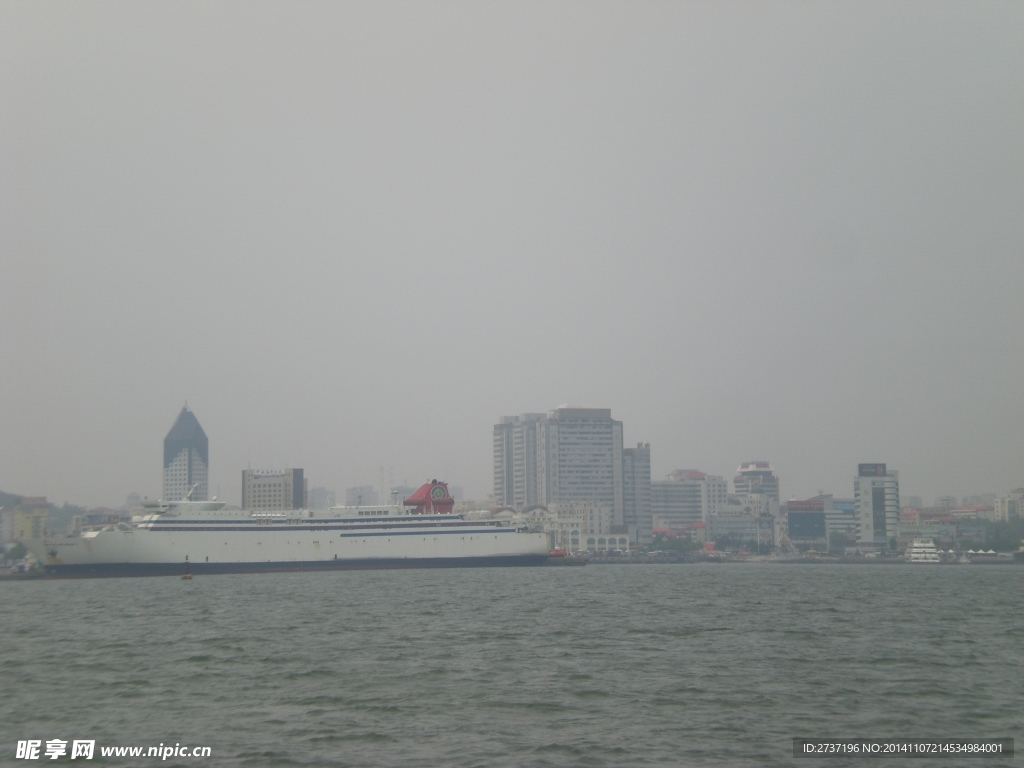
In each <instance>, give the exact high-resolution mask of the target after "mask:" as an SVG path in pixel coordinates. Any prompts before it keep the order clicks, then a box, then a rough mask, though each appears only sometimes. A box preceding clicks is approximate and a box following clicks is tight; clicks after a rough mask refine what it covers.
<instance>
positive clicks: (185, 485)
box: [164, 405, 210, 501]
mask: <svg viewBox="0 0 1024 768" xmlns="http://www.w3.org/2000/svg"><path fill="white" fill-rule="evenodd" d="M209 450H210V442H209V440H207V439H206V433H205V432H203V428H202V427H201V426H200V425H199V420H198V419H197V418H196V416H195V414H194V413H192V411H190V410H189V409H188V406H187V405H186V406H185V407H184V408H182V409H181V413H179V414H178V419H177V421H175V422H174V426H173V427H171V431H170V432H168V433H167V437H165V438H164V499H165V500H166V501H181V500H182V499H184V498H185V497H186V496H189V494H190V493H191V496H190V497H189V498H191V500H192V501H206V500H207V499H208V497H209V486H208V483H209V466H210V458H209V457H210V452H209ZM193 486H194V487H195V490H193Z"/></svg>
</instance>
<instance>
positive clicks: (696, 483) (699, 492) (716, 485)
mask: <svg viewBox="0 0 1024 768" xmlns="http://www.w3.org/2000/svg"><path fill="white" fill-rule="evenodd" d="M728 495H729V483H728V482H727V481H726V480H725V478H723V477H720V476H717V475H709V474H707V473H705V472H698V471H697V470H694V469H677V470H675V471H674V472H672V473H670V474H669V476H668V478H667V479H665V480H657V481H653V482H652V483H651V517H652V518H653V523H654V527H655V528H669V529H671V530H682V529H683V528H684V527H685V526H687V525H690V524H691V523H706V522H707V520H708V517H709V516H711V515H715V514H718V512H719V511H720V508H721V507H722V506H723V505H724V504H725V503H726V501H727V498H728Z"/></svg>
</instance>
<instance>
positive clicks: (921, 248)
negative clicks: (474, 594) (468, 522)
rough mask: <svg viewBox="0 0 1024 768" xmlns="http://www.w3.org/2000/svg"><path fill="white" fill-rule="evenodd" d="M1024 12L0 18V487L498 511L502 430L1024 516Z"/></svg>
mask: <svg viewBox="0 0 1024 768" xmlns="http://www.w3.org/2000/svg"><path fill="white" fill-rule="evenodd" d="M1022 41H1024V5H1022V4H1021V3H1019V2H1012V3H938V2H928V3H920V2H917V3H893V2H878V3H871V2H860V1H858V2H849V3H831V2H830V3H802V4H800V3H753V2H752V3H741V4H736V3H733V4H730V3H683V2H671V3H638V2H622V3H582V2H577V3H569V2H566V3H526V2H512V3H497V2H492V3H471V2H465V3H439V2H432V3H400V4H388V3H381V2H373V3H365V4H358V3H301V4H300V3H252V2H246V3H227V2H220V3H185V2H177V3H75V4H73V3H16V2H7V3H3V4H0V278H2V285H3V290H2V300H0V324H2V328H0V330H2V334H0V387H2V399H0V489H3V490H7V491H11V492H15V493H23V494H40V495H43V494H45V495H47V496H49V497H50V499H51V500H54V501H57V502H58V503H60V502H62V501H64V500H65V499H67V500H70V501H72V502H76V503H84V504H89V505H97V504H107V505H119V504H120V503H121V502H122V501H123V500H124V496H125V494H127V493H128V492H130V491H133V490H136V491H139V492H140V493H143V494H147V495H150V496H158V495H159V494H160V492H161V466H162V464H161V462H162V441H163V438H164V435H165V434H166V433H167V431H168V429H169V428H170V426H171V424H172V422H173V421H174V419H175V417H176V415H177V413H178V411H179V410H180V409H181V406H182V404H183V403H184V402H185V401H186V400H187V401H188V404H189V406H190V408H192V410H194V411H195V413H196V415H197V416H198V418H199V420H200V422H201V423H202V425H203V427H204V428H205V430H206V433H207V435H208V436H209V438H210V460H211V479H210V487H211V492H212V493H216V492H217V491H218V489H219V491H220V494H221V496H222V497H224V498H226V499H228V500H229V501H232V502H234V503H238V501H239V499H240V484H241V480H240V474H241V470H242V469H243V468H244V467H246V466H247V465H249V464H250V463H251V465H252V466H253V467H256V468H275V467H289V466H300V467H304V468H305V469H306V472H307V476H308V477H309V478H310V482H311V485H326V486H328V487H332V488H335V489H337V490H338V491H339V492H340V491H342V490H343V489H344V488H345V487H346V486H351V485H357V484H363V483H372V484H377V483H378V482H379V478H380V471H381V469H380V468H381V467H383V468H384V474H385V482H390V480H391V478H392V477H394V479H395V481H396V482H401V481H403V480H407V481H408V482H409V483H410V484H418V483H419V482H422V481H424V480H426V479H428V478H431V477H438V478H444V479H447V480H449V481H450V482H451V483H453V484H456V485H463V486H465V488H466V491H467V493H469V494H470V495H475V496H478V497H482V496H484V495H486V494H487V493H488V492H489V491H490V489H491V484H492V476H491V471H492V470H491V466H492V453H491V430H492V426H493V424H494V423H495V422H496V421H497V420H498V419H499V418H500V417H501V416H503V415H509V414H514V413H519V412H523V411H546V410H550V409H552V408H555V407H557V406H558V405H560V404H562V403H572V404H578V405H594V406H600V407H609V408H611V409H612V413H613V415H614V417H615V418H618V419H621V420H622V421H623V422H624V431H625V439H626V443H627V445H629V444H634V443H636V442H637V441H641V440H642V441H645V442H650V443H651V454H652V463H653V475H654V477H655V478H658V477H660V476H661V475H664V474H665V473H667V472H669V471H671V470H673V469H675V468H697V469H702V470H704V471H708V472H712V473H715V474H724V475H726V476H727V477H730V478H731V476H732V474H733V470H735V468H736V466H737V465H738V464H739V463H740V462H741V461H744V460H751V459H769V460H770V461H771V462H772V463H773V465H774V466H775V468H776V470H777V472H778V474H779V475H780V477H781V483H782V493H783V495H784V496H785V497H790V496H798V497H804V496H807V495H810V494H813V493H814V492H816V491H817V490H818V489H824V490H825V491H829V492H833V493H835V494H837V495H843V496H849V495H851V494H852V477H853V475H854V473H855V470H856V464H857V463H858V462H867V461H872V462H873V461H884V462H887V463H888V464H889V465H890V466H891V467H893V468H896V469H898V470H899V472H900V480H901V490H902V492H903V493H904V494H920V495H923V496H925V498H926V500H931V499H932V498H934V497H935V496H937V495H940V494H947V493H951V494H958V495H964V494H968V493H980V492H986V491H991V492H995V493H1000V494H1001V493H1005V492H1006V491H1008V490H1009V489H1010V488H1013V487H1015V486H1021V485H1024V42H1022Z"/></svg>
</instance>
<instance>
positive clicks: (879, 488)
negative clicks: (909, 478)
mask: <svg viewBox="0 0 1024 768" xmlns="http://www.w3.org/2000/svg"><path fill="white" fill-rule="evenodd" d="M853 498H854V501H855V503H856V505H857V518H858V520H859V521H860V532H859V538H858V541H859V543H861V544H874V545H877V546H880V547H885V546H888V544H889V542H890V540H892V539H895V538H899V535H900V478H899V473H898V472H897V471H896V470H886V467H885V464H858V465H857V477H855V478H854V479H853Z"/></svg>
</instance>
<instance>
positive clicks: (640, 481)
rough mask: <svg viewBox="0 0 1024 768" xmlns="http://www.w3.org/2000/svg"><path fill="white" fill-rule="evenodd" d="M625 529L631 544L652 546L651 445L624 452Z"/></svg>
mask: <svg viewBox="0 0 1024 768" xmlns="http://www.w3.org/2000/svg"><path fill="white" fill-rule="evenodd" d="M622 504H623V513H622V514H623V521H622V522H623V525H624V526H625V527H626V530H627V531H628V532H629V537H630V541H633V542H639V543H640V544H650V543H651V538H652V535H653V534H652V529H653V527H654V521H653V518H652V514H651V444H650V443H637V444H636V448H625V449H623V451H622Z"/></svg>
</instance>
